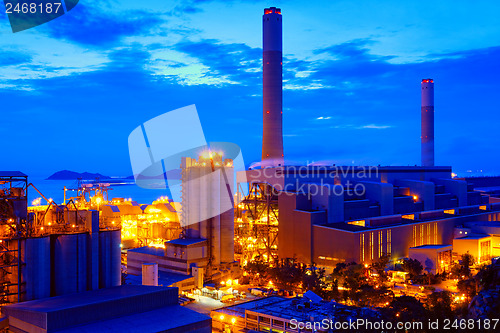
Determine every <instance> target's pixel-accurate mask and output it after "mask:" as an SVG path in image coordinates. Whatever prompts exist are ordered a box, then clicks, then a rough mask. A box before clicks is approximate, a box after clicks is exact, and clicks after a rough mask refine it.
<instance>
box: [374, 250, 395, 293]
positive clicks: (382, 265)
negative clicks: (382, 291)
mask: <svg viewBox="0 0 500 333" xmlns="http://www.w3.org/2000/svg"><path fill="white" fill-rule="evenodd" d="M390 259H391V257H390V256H389V255H387V254H386V253H384V254H382V255H381V256H380V257H379V258H378V260H377V261H375V262H373V263H372V264H371V266H370V267H371V269H373V270H374V271H375V272H376V273H377V283H378V284H380V285H382V284H384V283H385V282H386V281H387V273H386V271H385V269H386V268H387V265H388V264H389V261H390Z"/></svg>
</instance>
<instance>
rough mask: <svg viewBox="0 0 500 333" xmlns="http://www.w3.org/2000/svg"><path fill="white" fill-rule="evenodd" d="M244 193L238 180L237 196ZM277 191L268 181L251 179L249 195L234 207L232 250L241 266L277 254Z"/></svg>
mask: <svg viewBox="0 0 500 333" xmlns="http://www.w3.org/2000/svg"><path fill="white" fill-rule="evenodd" d="M242 193H244V190H243V188H242V186H241V184H238V197H240V195H242ZM277 250H278V193H277V192H276V190H275V189H274V188H273V187H272V186H271V185H269V184H268V183H251V184H250V188H249V190H248V195H247V196H246V197H245V198H244V199H243V200H242V201H241V202H240V203H239V204H238V206H237V207H236V220H235V253H236V256H238V257H239V260H240V263H241V264H242V265H243V266H244V265H246V263H247V262H249V261H252V260H254V259H259V260H261V261H264V262H269V263H273V262H274V261H276V260H277V258H278V253H277Z"/></svg>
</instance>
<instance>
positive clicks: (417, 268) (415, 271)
mask: <svg viewBox="0 0 500 333" xmlns="http://www.w3.org/2000/svg"><path fill="white" fill-rule="evenodd" d="M401 268H402V269H403V271H405V272H407V273H409V274H410V278H412V279H413V278H415V277H417V276H419V275H420V274H421V273H422V270H423V269H424V268H423V267H422V264H421V263H420V261H418V260H417V259H404V260H403V263H402V264H401Z"/></svg>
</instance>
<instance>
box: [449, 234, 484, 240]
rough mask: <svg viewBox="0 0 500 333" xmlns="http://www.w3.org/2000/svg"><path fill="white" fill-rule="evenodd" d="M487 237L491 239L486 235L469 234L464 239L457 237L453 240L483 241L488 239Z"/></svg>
mask: <svg viewBox="0 0 500 333" xmlns="http://www.w3.org/2000/svg"><path fill="white" fill-rule="evenodd" d="M488 237H491V236H490V235H486V234H469V235H467V236H465V237H458V238H455V239H483V238H488Z"/></svg>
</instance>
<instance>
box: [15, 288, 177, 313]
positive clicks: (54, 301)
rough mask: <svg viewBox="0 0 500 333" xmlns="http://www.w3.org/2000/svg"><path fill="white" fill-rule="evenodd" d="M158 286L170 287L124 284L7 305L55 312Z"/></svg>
mask: <svg viewBox="0 0 500 333" xmlns="http://www.w3.org/2000/svg"><path fill="white" fill-rule="evenodd" d="M158 288H162V289H165V290H166V289H170V288H167V287H153V286H133V285H123V286H118V287H111V288H106V289H97V290H92V291H86V292H81V293H78V295H75V294H71V295H63V296H55V297H49V298H42V299H37V300H34V301H28V302H22V303H16V304H11V305H8V306H7V307H8V308H9V309H16V310H29V311H30V312H55V311H59V310H61V309H66V308H74V307H80V306H85V305H91V304H94V303H100V302H106V301H110V300H116V299H120V298H127V297H133V296H139V295H144V294H148V293H156V292H158V290H159V289H158ZM75 296H76V297H75Z"/></svg>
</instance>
